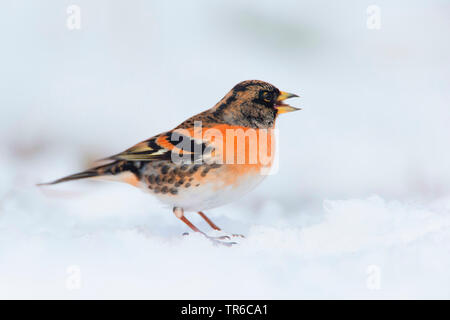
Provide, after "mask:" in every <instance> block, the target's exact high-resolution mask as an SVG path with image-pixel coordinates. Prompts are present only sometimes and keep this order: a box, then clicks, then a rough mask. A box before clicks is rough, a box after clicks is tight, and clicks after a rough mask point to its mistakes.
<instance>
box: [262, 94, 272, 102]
mask: <svg viewBox="0 0 450 320" xmlns="http://www.w3.org/2000/svg"><path fill="white" fill-rule="evenodd" d="M262 97H263V99H264V101H265V102H271V101H272V98H273V97H272V93H271V92H268V91H264V92H263V94H262Z"/></svg>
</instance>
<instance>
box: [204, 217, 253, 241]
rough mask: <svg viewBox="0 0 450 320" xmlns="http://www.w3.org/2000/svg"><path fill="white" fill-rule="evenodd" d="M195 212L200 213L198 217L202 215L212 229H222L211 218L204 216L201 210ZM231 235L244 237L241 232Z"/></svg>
mask: <svg viewBox="0 0 450 320" xmlns="http://www.w3.org/2000/svg"><path fill="white" fill-rule="evenodd" d="M197 213H198V214H199V215H200V217H202V218H203V219H204V220H205V221H206V222H207V223H208V224H209V225H210V226H211V228H213V229H214V230H217V231H222V229H220V228H219V227H218V226H217V225H216V224H215V223H214V222H212V221H211V219H209V218H208V217H207V216H206V214H204V213H203V212H201V211H198V212H197ZM232 236H233V237H241V238H245V237H244V236H243V235H242V234H232Z"/></svg>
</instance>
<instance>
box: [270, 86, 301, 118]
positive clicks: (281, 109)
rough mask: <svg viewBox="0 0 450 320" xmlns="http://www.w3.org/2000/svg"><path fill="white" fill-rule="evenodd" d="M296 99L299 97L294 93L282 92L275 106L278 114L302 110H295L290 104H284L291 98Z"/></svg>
mask: <svg viewBox="0 0 450 320" xmlns="http://www.w3.org/2000/svg"><path fill="white" fill-rule="evenodd" d="M295 97H298V95H296V94H294V93H289V92H284V91H280V95H279V96H278V99H277V102H276V104H275V109H277V110H278V112H277V114H282V113H288V112H292V111H297V110H301V109H300V108H295V107H292V106H290V105H288V104H285V103H283V101H284V100H286V99H289V98H295Z"/></svg>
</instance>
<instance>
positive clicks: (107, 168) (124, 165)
mask: <svg viewBox="0 0 450 320" xmlns="http://www.w3.org/2000/svg"><path fill="white" fill-rule="evenodd" d="M121 173H126V174H127V175H125V176H124V177H121V178H120V179H114V177H116V176H118V175H119V174H121ZM95 177H99V178H105V179H108V180H111V178H113V179H112V180H123V181H124V182H128V183H131V184H133V185H134V184H135V183H137V180H138V172H137V168H136V167H135V166H134V164H133V163H130V162H128V161H123V160H119V161H114V162H112V163H108V164H105V165H102V166H98V167H94V168H91V169H88V170H86V171H82V172H79V173H75V174H71V175H69V176H66V177H63V178H60V179H57V180H55V181H51V182H46V183H39V184H38V186H44V185H52V184H57V183H61V182H66V181H73V180H80V179H86V178H95Z"/></svg>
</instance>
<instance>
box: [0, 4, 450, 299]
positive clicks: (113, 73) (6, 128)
mask: <svg viewBox="0 0 450 320" xmlns="http://www.w3.org/2000/svg"><path fill="white" fill-rule="evenodd" d="M173 5H174V4H172V6H173ZM325 5H327V6H332V4H331V2H328V1H318V2H314V3H312V2H311V3H309V4H305V3H296V2H288V1H286V2H285V3H283V4H281V3H279V2H278V3H277V5H276V6H273V5H271V4H270V3H269V2H264V1H263V2H261V6H258V8H255V7H254V6H249V5H246V4H241V2H239V6H238V2H236V1H230V2H227V3H226V4H225V3H223V4H212V3H211V2H209V1H198V2H196V3H195V4H192V3H190V4H189V5H187V4H186V5H185V4H182V3H180V4H177V6H178V7H177V10H173V8H172V7H170V6H169V5H168V4H167V5H166V4H164V2H163V1H161V2H153V3H150V2H149V3H145V4H144V3H141V4H140V5H139V7H133V6H131V5H129V4H127V5H126V6H127V7H126V8H124V7H123V6H125V5H124V4H119V3H111V2H108V3H106V2H105V1H103V2H102V1H98V2H96V3H87V2H82V3H81V4H80V6H81V9H82V14H83V19H82V29H81V30H80V31H68V30H66V29H65V24H64V22H65V20H64V19H65V12H66V11H65V7H64V5H60V6H56V5H55V4H54V3H53V2H51V1H42V2H40V4H39V7H38V6H37V5H35V4H32V3H28V2H27V3H25V2H23V3H22V2H20V1H9V2H8V1H4V2H2V4H1V6H2V7H4V8H2V10H0V20H1V21H2V22H3V23H4V24H5V27H4V28H2V29H1V30H0V36H1V38H2V39H4V40H3V41H4V46H3V47H4V48H5V50H4V52H3V53H2V56H1V59H0V61H1V64H2V66H1V67H2V70H3V71H2V74H5V75H6V76H4V77H1V78H0V87H1V88H2V94H0V154H1V157H0V177H1V179H0V298H60V299H81V298H158V299H163V298H170V299H174V298H179V299H182V298H185V299H191V298H192V299H200V298H208V299H213V298H222V299H252V298H261V299H272V298H274V299H279V298H286V299H296V298H308V299H310V298H330V299H333V298H362V299H381V298H407V299H410V298H426V299H431V298H439V299H442V298H447V299H448V298H450V289H449V288H450V272H449V270H450V255H449V252H450V245H449V243H450V241H449V240H450V166H449V165H448V163H450V148H448V140H449V137H450V126H449V125H448V124H449V120H450V119H449V112H448V105H449V101H450V95H449V91H448V88H447V86H448V85H447V84H448V82H449V80H450V73H449V71H448V68H445V67H443V66H448V65H449V62H450V61H449V59H450V52H449V51H450V45H449V43H448V41H447V42H445V41H442V39H445V38H446V37H445V34H444V33H445V32H444V30H448V27H449V21H450V19H448V10H447V9H448V4H446V3H444V2H442V1H429V2H427V3H424V2H420V1H407V2H406V1H398V2H396V3H395V4H394V3H391V2H387V1H379V2H378V5H379V6H380V7H381V9H382V11H381V12H382V28H381V30H379V31H369V30H367V29H366V24H365V19H366V7H365V5H364V4H361V3H360V2H357V1H349V2H348V3H346V5H342V4H341V5H339V6H337V5H335V6H334V7H333V8H330V9H329V10H324V9H323V8H324V6H325ZM128 6H129V7H128ZM105 8H107V10H105ZM238 8H240V9H238ZM124 9H127V10H124ZM11 12H14V14H12V13H11ZM275 16H276V17H277V19H273V18H271V17H275ZM279 17H284V18H283V23H278V22H279ZM260 18H264V19H263V20H264V21H265V23H266V25H267V26H268V27H266V28H261V25H260V24H259V22H258V21H259V20H260ZM275 20H276V21H275ZM169 21H170V23H169ZM230 21H231V23H232V26H231V27H230V25H229V24H230ZM416 21H420V23H415V22H416ZM278 34H284V35H288V36H286V37H282V38H281V39H277V41H275V42H271V41H269V40H268V38H271V37H275V36H276V35H278ZM292 35H293V36H294V37H292ZM294 39H295V40H294ZM224 42H227V43H228V44H229V45H228V46H224V45H223V43H224ZM269 44H270V45H269ZM255 53H257V54H255ZM218 75H220V76H218ZM252 78H256V79H262V80H266V81H269V82H271V83H273V84H275V85H276V86H278V87H280V88H281V89H282V90H286V91H288V92H294V93H298V94H300V96H301V98H300V99H298V100H297V101H295V100H292V104H293V105H294V106H298V107H302V108H303V110H302V111H299V112H296V113H292V114H289V115H285V116H284V117H281V118H280V119H279V121H278V123H277V126H278V129H279V133H280V135H279V142H280V146H279V170H278V171H277V172H276V173H275V174H273V175H269V176H268V177H267V178H266V179H265V181H264V182H263V183H262V184H261V185H260V186H259V187H258V188H257V189H255V190H254V191H253V192H251V193H250V194H248V195H247V196H246V197H244V198H242V199H241V200H239V201H236V202H234V203H232V204H230V205H227V206H224V207H220V208H217V209H214V210H211V211H208V212H207V214H208V215H209V216H210V218H211V219H212V220H213V221H214V222H216V223H217V224H218V225H219V226H221V227H222V228H223V229H224V230H226V231H229V232H232V233H241V234H245V235H246V238H245V239H238V240H236V241H237V242H239V243H238V244H237V245H234V246H232V247H225V246H217V245H214V244H213V243H211V242H210V241H208V240H206V239H205V238H203V237H202V236H201V235H197V234H192V233H191V234H190V235H188V236H183V235H182V234H183V233H184V232H186V231H189V230H188V229H187V227H186V226H185V225H184V224H183V223H181V222H180V221H178V220H177V219H176V218H175V216H174V215H173V213H172V212H171V210H170V209H169V208H165V207H164V206H163V205H161V204H160V203H158V201H157V200H156V199H154V198H153V197H151V196H149V195H148V194H145V193H143V192H140V191H139V190H136V189H134V188H132V187H131V186H128V185H123V184H118V183H107V182H98V181H91V182H83V181H79V182H73V183H67V184H62V185H57V186H51V187H41V188H38V187H36V186H35V184H36V183H38V182H43V181H49V180H52V179H55V178H58V177H61V176H63V175H66V174H69V173H74V172H77V171H80V170H82V169H83V168H86V167H88V166H89V165H90V164H92V161H93V160H95V159H98V158H102V157H105V156H107V155H110V154H114V153H117V152H119V151H122V150H124V149H125V148H127V147H130V146H131V145H132V144H134V143H136V142H138V141H141V140H143V139H146V138H148V137H150V136H152V135H153V134H156V133H159V132H162V131H165V130H167V129H169V128H172V127H174V126H175V125H177V124H178V123H179V122H181V121H182V120H184V119H185V118H187V117H189V116H191V115H193V114H194V113H196V112H200V111H202V110H203V109H205V108H206V107H208V106H212V105H213V104H214V103H215V102H216V101H217V100H218V99H219V98H221V97H222V96H223V95H224V94H225V93H226V92H225V91H226V90H228V89H230V88H231V87H232V86H233V85H234V84H235V83H237V82H238V81H241V80H244V79H252ZM167 110H169V111H170V112H169V113H167ZM189 218H190V219H191V221H192V222H193V223H194V224H195V225H197V226H198V227H199V228H200V229H202V230H205V231H207V230H209V229H208V226H207V225H206V223H204V222H203V221H202V220H201V218H200V217H199V216H197V215H196V214H195V213H190V214H189ZM211 234H213V233H211Z"/></svg>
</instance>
